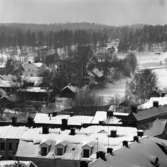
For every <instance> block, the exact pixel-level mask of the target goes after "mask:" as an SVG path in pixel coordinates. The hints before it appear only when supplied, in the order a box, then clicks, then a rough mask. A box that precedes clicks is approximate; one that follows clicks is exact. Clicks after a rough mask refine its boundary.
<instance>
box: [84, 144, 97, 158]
mask: <svg viewBox="0 0 167 167" xmlns="http://www.w3.org/2000/svg"><path fill="white" fill-rule="evenodd" d="M94 144H95V143H94V142H90V143H87V144H85V145H83V146H82V157H83V158H89V157H90V155H91V154H92V151H93V146H94Z"/></svg>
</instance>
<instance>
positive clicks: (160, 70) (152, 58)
mask: <svg viewBox="0 0 167 167" xmlns="http://www.w3.org/2000/svg"><path fill="white" fill-rule="evenodd" d="M136 57H137V60H138V69H139V70H140V69H145V68H151V69H153V71H154V72H155V74H156V75H157V79H158V81H157V83H158V87H159V88H160V89H165V88H167V52H164V53H161V54H155V53H154V52H142V53H136ZM127 81H129V79H128V78H127V79H126V78H125V79H121V80H119V81H117V82H115V83H114V84H112V83H107V84H106V86H105V88H102V89H96V90H95V93H96V94H97V95H99V96H104V97H105V99H106V100H107V99H110V98H111V97H114V96H116V97H123V96H124V95H125V88H126V82H127Z"/></svg>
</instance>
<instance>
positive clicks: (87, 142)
mask: <svg viewBox="0 0 167 167" xmlns="http://www.w3.org/2000/svg"><path fill="white" fill-rule="evenodd" d="M113 129H114V130H116V131H117V132H116V133H117V136H116V137H112V136H109V134H110V131H112V130H113ZM136 135H137V129H136V128H130V127H112V126H89V127H87V128H81V129H80V130H79V129H70V130H69V129H66V130H61V129H60V128H54V129H51V128H50V129H48V130H47V131H44V130H43V128H31V129H28V130H27V131H26V132H25V133H24V134H23V135H22V137H21V138H20V142H19V145H18V149H17V153H16V158H17V159H19V160H28V161H33V162H34V163H35V164H37V165H38V166H40V167H44V166H46V165H48V166H50V167H54V166H55V164H56V165H58V166H63V167H69V166H76V167H80V166H82V165H83V164H85V165H87V164H88V163H89V162H93V161H95V160H96V153H97V152H100V151H101V152H107V148H113V150H117V149H119V148H121V147H122V141H124V140H128V141H133V137H134V136H136ZM110 150H111V149H110Z"/></svg>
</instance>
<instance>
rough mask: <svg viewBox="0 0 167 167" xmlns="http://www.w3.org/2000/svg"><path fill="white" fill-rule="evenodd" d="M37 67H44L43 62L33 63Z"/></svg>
mask: <svg viewBox="0 0 167 167" xmlns="http://www.w3.org/2000/svg"><path fill="white" fill-rule="evenodd" d="M33 64H34V65H35V66H36V67H38V68H39V67H42V66H43V63H41V62H38V63H33Z"/></svg>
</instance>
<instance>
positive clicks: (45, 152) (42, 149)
mask: <svg viewBox="0 0 167 167" xmlns="http://www.w3.org/2000/svg"><path fill="white" fill-rule="evenodd" d="M41 155H42V156H46V155H47V148H46V147H42V148H41Z"/></svg>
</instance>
